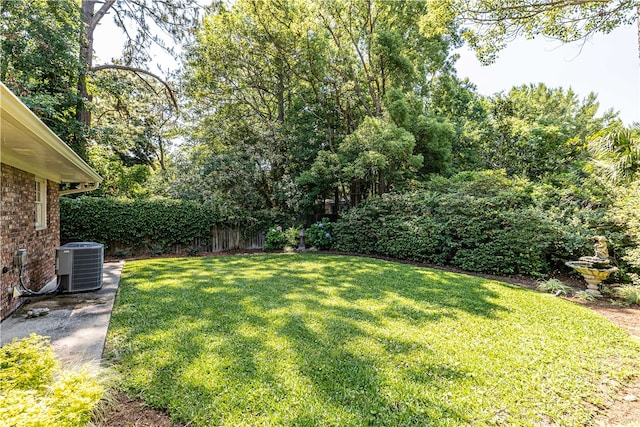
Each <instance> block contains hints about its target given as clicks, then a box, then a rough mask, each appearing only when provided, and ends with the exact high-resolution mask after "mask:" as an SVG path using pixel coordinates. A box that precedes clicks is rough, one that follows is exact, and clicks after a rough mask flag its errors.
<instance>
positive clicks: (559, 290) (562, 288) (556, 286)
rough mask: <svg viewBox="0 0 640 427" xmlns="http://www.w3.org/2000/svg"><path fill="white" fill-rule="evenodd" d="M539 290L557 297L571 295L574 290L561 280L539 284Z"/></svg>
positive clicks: (545, 281) (551, 280) (550, 280)
mask: <svg viewBox="0 0 640 427" xmlns="http://www.w3.org/2000/svg"><path fill="white" fill-rule="evenodd" d="M538 290H540V291H542V292H550V293H552V294H556V295H569V293H570V292H571V291H572V290H573V289H572V288H571V286H568V285H565V284H564V283H563V282H562V281H561V280H558V279H549V280H544V281H541V282H538Z"/></svg>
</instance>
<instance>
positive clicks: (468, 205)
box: [333, 171, 593, 276]
mask: <svg viewBox="0 0 640 427" xmlns="http://www.w3.org/2000/svg"><path fill="white" fill-rule="evenodd" d="M535 190H536V186H535V185H534V184H532V183H531V182H529V181H526V180H522V179H518V178H513V179H512V178H507V177H506V176H505V175H504V173H502V172H495V171H494V172H465V173H461V174H459V175H456V176H454V177H452V178H449V179H446V178H441V177H440V178H436V179H434V180H433V181H432V182H431V183H429V184H427V185H426V188H425V189H424V190H421V191H416V192H413V193H407V194H385V195H383V196H381V197H372V198H369V199H368V200H367V201H366V202H365V203H364V204H362V205H361V206H358V207H357V208H353V209H351V210H350V211H348V212H347V213H345V214H344V215H343V216H342V217H341V219H340V220H339V221H338V222H337V223H336V224H335V225H334V234H335V239H334V245H333V247H334V248H335V249H337V250H342V251H346V252H357V253H368V254H379V255H385V256H392V257H396V258H401V259H407V260H413V261H419V262H428V263H433V264H438V265H446V264H449V265H454V266H457V267H460V268H463V269H465V270H469V271H477V272H484V273H493V274H527V275H534V276H543V275H544V274H546V273H547V272H548V271H550V270H552V269H555V268H564V265H563V262H564V261H565V260H567V259H575V258H574V252H578V248H579V247H580V246H581V245H582V246H584V247H585V248H587V249H588V248H590V245H586V244H585V243H586V241H587V236H589V235H590V234H593V233H591V232H590V231H589V229H588V228H587V227H586V226H585V224H584V223H583V222H582V221H579V220H575V221H574V220H572V217H570V218H563V217H562V216H561V215H559V214H558V215H550V214H549V212H548V211H549V207H548V206H545V204H544V203H549V202H551V201H550V200H545V201H544V203H543V202H542V201H541V198H542V196H540V195H539V194H537V192H536V191H535ZM534 196H535V197H534ZM557 203H558V204H561V203H563V202H562V201H557ZM575 209H576V210H575V212H580V211H579V209H578V208H575ZM575 212H574V211H572V212H571V215H573V214H574V213H575ZM576 255H577V254H576ZM580 255H585V254H584V253H580Z"/></svg>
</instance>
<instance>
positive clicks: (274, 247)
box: [264, 225, 300, 251]
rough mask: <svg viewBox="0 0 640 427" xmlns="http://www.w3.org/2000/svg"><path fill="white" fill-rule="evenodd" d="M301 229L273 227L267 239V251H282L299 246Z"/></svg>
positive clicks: (265, 245) (265, 247)
mask: <svg viewBox="0 0 640 427" xmlns="http://www.w3.org/2000/svg"><path fill="white" fill-rule="evenodd" d="M299 234H300V229H299V228H295V227H289V228H287V229H286V230H285V229H284V228H282V227H281V226H279V225H276V226H274V227H271V228H270V229H269V231H267V235H266V237H265V244H264V250H265V251H281V250H283V249H285V248H287V247H290V248H295V247H297V246H298V236H299Z"/></svg>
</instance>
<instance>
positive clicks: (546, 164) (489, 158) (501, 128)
mask: <svg viewBox="0 0 640 427" xmlns="http://www.w3.org/2000/svg"><path fill="white" fill-rule="evenodd" d="M487 109H488V111H489V112H490V123H489V126H490V127H489V129H490V132H489V133H488V134H487V135H486V137H485V142H484V144H483V147H482V151H483V156H484V160H485V162H486V165H487V167H489V168H492V169H506V170H507V172H508V173H510V174H518V175H522V176H527V177H528V178H530V179H532V180H537V179H541V178H543V177H545V176H548V175H549V174H558V173H562V172H567V171H568V170H569V168H571V167H572V166H575V167H578V166H576V162H580V161H582V162H584V161H586V160H587V159H588V151H587V141H588V139H589V137H591V136H592V135H594V134H595V133H596V132H598V131H599V130H601V129H602V128H604V127H606V126H608V125H610V124H611V123H612V122H614V121H615V119H616V116H615V114H614V113H613V112H611V111H608V112H606V113H605V114H604V115H603V116H602V117H597V116H596V113H597V110H598V102H597V101H596V96H595V95H594V94H591V95H589V96H588V97H587V98H585V99H583V100H580V99H578V97H577V96H576V95H575V93H574V92H573V91H571V90H570V89H569V90H566V91H565V90H563V89H562V88H558V89H552V88H548V87H547V86H546V85H544V84H542V83H540V84H538V85H528V86H520V87H516V88H513V89H511V91H509V93H507V94H506V95H503V94H498V95H496V96H494V97H492V98H490V99H489V100H488V105H487Z"/></svg>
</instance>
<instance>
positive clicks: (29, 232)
mask: <svg viewBox="0 0 640 427" xmlns="http://www.w3.org/2000/svg"><path fill="white" fill-rule="evenodd" d="M0 167H1V170H0V197H1V198H0V268H2V271H4V270H5V268H8V269H9V271H7V272H6V273H2V280H1V286H0V319H5V318H6V317H7V316H9V314H11V313H12V312H13V311H14V310H15V309H17V308H18V307H19V306H20V303H21V301H20V300H21V298H13V297H12V296H11V295H10V294H9V292H8V289H9V288H10V287H13V286H16V285H17V284H18V281H19V270H18V268H17V267H13V255H14V254H15V253H16V251H17V250H18V249H26V250H27V264H26V266H25V268H24V274H23V283H24V284H25V285H26V286H27V287H28V288H29V289H31V290H33V291H37V290H39V289H41V288H42V287H43V286H44V285H46V284H47V282H49V281H50V280H52V279H54V278H55V256H56V254H55V249H56V247H58V246H60V201H59V194H58V183H55V182H52V181H47V214H46V215H47V226H46V228H44V229H42V230H36V214H35V211H36V209H35V199H36V188H35V179H36V176H35V175H33V174H30V173H28V172H24V171H22V170H20V169H16V168H14V167H12V166H8V165H6V164H1V165H0Z"/></svg>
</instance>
